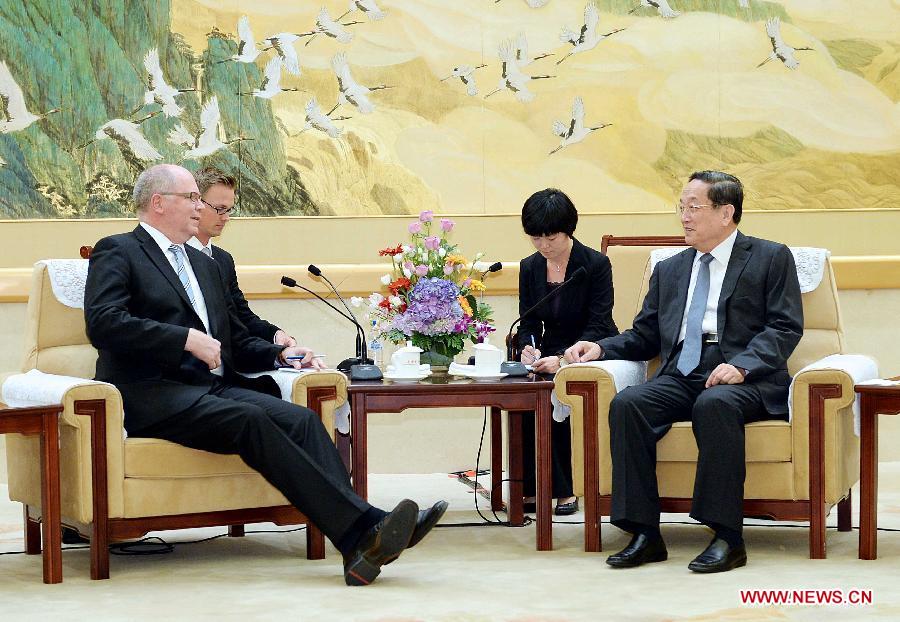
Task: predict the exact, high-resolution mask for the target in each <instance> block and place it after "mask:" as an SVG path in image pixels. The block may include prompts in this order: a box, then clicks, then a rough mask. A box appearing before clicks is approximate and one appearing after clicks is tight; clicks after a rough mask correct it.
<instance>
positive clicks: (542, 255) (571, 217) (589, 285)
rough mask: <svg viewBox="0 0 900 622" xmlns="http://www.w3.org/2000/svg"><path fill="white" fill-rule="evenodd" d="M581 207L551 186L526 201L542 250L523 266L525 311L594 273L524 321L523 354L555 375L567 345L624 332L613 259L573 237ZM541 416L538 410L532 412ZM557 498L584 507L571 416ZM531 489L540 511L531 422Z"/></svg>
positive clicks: (557, 444)
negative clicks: (579, 273)
mask: <svg viewBox="0 0 900 622" xmlns="http://www.w3.org/2000/svg"><path fill="white" fill-rule="evenodd" d="M577 224H578V212H577V211H576V210H575V206H574V205H573V204H572V201H571V200H570V199H569V197H567V196H566V195H565V193H563V192H561V191H560V190H557V189H555V188H547V189H546V190H541V191H540V192H535V193H534V194H533V195H531V196H530V197H529V198H528V200H527V201H525V205H524V206H523V207H522V228H523V229H524V230H525V234H526V235H528V236H529V237H530V238H531V243H532V244H533V245H534V248H535V250H536V251H537V252H536V253H534V254H533V255H531V256H529V257H526V258H525V259H523V260H522V261H521V263H520V268H519V313H520V314H522V313H524V312H525V311H526V310H528V309H530V308H531V307H532V306H533V305H534V304H535V303H537V301H538V300H540V299H541V298H542V297H544V296H546V295H547V294H549V293H550V292H551V291H553V290H555V289H556V288H558V287H559V286H560V285H561V284H562V283H563V282H564V281H565V280H566V279H567V278H569V277H571V276H572V274H573V273H574V272H575V271H576V270H578V269H579V268H582V267H583V268H584V269H585V270H586V271H587V274H586V275H585V276H584V277H582V278H580V279H577V280H576V281H574V282H572V283H569V284H568V285H566V288H565V290H564V291H561V292H560V295H559V296H553V297H551V298H550V299H548V300H547V301H546V302H544V303H543V304H542V305H541V306H540V307H538V308H537V309H536V310H535V311H533V312H532V313H531V314H530V315H529V316H528V317H525V318H523V319H522V321H521V324H520V326H519V332H518V346H519V348H520V349H521V352H522V355H521V360H522V362H523V363H525V364H526V365H532V366H533V367H534V371H535V372H539V373H544V374H553V373H556V371H557V370H559V367H560V362H561V360H562V355H563V353H564V352H565V350H566V348H568V347H569V346H571V345H573V344H574V343H575V342H576V341H597V340H599V339H602V338H604V337H609V336H611V335H615V334H618V332H619V331H618V329H617V328H616V324H615V322H614V321H613V318H612V308H613V284H612V268H611V266H610V263H609V259H607V258H606V256H605V255H603V254H601V253H600V252H598V251H596V250H594V249H592V248H589V247H587V246H585V245H584V244H582V243H581V242H579V241H578V240H576V239H575V238H574V237H572V235H573V234H574V233H575V226H576V225H577ZM532 416H533V415H532ZM551 432H552V443H553V445H552V447H553V497H554V498H556V500H557V503H556V509H555V510H554V514H556V515H557V516H564V515H568V514H574V513H575V512H577V511H578V500H577V499H576V498H575V497H574V496H573V491H572V459H571V453H572V448H571V437H570V433H569V420H568V419H566V420H565V421H562V422H557V421H554V422H553V425H552V429H551ZM522 437H523V442H524V446H523V447H522V454H523V458H524V462H525V464H524V467H525V468H524V472H525V474H524V482H523V484H524V494H525V507H526V511H532V512H533V511H534V510H533V508H534V494H535V492H534V491H535V482H534V424H533V422H530V421H529V420H527V419H526V421H525V422H524V424H523V434H522Z"/></svg>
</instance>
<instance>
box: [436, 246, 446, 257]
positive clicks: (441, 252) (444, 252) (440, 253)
mask: <svg viewBox="0 0 900 622" xmlns="http://www.w3.org/2000/svg"><path fill="white" fill-rule="evenodd" d="M438 255H440V256H441V257H444V256H446V255H447V249H446V248H444V247H443V246H442V247H440V248H439V249H438Z"/></svg>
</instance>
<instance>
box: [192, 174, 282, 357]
mask: <svg viewBox="0 0 900 622" xmlns="http://www.w3.org/2000/svg"><path fill="white" fill-rule="evenodd" d="M194 180H195V181H196V182H197V187H198V188H199V190H200V201H201V203H202V206H201V210H200V222H198V223H197V235H196V236H194V237H192V238H191V239H190V240H188V242H187V243H188V244H190V245H191V246H193V247H194V248H196V249H197V250H199V251H200V252H202V253H203V254H205V255H207V256H208V257H212V258H213V259H215V260H216V263H218V264H219V269H220V270H221V271H222V275H223V276H224V277H225V280H226V282H227V283H228V290H229V293H230V295H231V299H232V301H233V302H234V307H235V310H236V311H237V315H238V319H239V320H240V321H241V322H243V323H244V326H246V327H247V331H248V332H249V333H250V334H251V335H253V336H254V337H259V338H260V339H265V340H266V341H271V342H273V343H277V344H278V345H282V346H295V345H297V340H296V339H294V338H293V337H291V336H290V335H288V334H287V333H286V332H285V331H283V330H281V329H280V328H278V327H277V326H275V325H274V324H272V323H271V322H267V321H266V320H264V319H262V318H261V317H259V316H258V315H256V314H255V313H254V312H253V311H252V310H251V309H250V305H249V304H248V303H247V299H246V298H245V297H244V292H242V291H241V287H240V285H238V280H237V271H236V270H235V267H234V257H232V256H231V253H229V252H228V251H226V250H225V249H223V248H219V247H218V246H213V245H212V238H216V237H219V236H220V235H222V232H223V231H224V230H225V225H227V224H228V221H229V220H230V219H231V214H232V213H233V212H234V210H235V208H236V198H235V188H236V186H237V182H236V180H235V178H234V177H232V176H231V175H226V174H225V173H223V172H222V171H220V170H219V169H217V168H214V167H207V168H203V169H200V170H199V171H196V172H195V173H194Z"/></svg>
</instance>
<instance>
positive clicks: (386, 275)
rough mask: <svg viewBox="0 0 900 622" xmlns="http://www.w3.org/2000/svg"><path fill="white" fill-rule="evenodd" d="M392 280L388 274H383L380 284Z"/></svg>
mask: <svg viewBox="0 0 900 622" xmlns="http://www.w3.org/2000/svg"><path fill="white" fill-rule="evenodd" d="M392 280H393V279H392V278H391V275H390V274H385V275H384V276H383V277H381V284H382V285H390V284H391V281H392Z"/></svg>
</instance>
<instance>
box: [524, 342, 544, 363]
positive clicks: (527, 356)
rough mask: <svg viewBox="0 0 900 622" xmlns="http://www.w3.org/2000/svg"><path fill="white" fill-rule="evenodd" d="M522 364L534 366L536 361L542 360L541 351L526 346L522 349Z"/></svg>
mask: <svg viewBox="0 0 900 622" xmlns="http://www.w3.org/2000/svg"><path fill="white" fill-rule="evenodd" d="M520 358H521V360H522V362H523V363H525V364H526V365H533V364H534V362H535V361H536V360H538V359H539V358H541V351H540V350H538V349H537V348H535V347H534V346H525V347H524V348H522V356H521V357H520Z"/></svg>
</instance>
